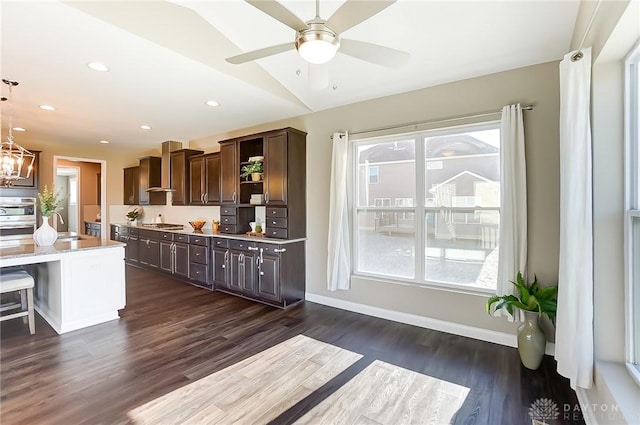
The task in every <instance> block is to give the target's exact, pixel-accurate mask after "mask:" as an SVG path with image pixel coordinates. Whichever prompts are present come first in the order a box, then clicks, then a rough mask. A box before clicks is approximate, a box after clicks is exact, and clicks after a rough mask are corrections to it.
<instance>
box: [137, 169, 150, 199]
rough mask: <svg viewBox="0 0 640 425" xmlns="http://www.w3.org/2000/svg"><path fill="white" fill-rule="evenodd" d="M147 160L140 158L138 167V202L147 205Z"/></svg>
mask: <svg viewBox="0 0 640 425" xmlns="http://www.w3.org/2000/svg"><path fill="white" fill-rule="evenodd" d="M149 166H150V164H149V161H148V160H141V161H140V167H139V171H138V173H139V177H138V179H139V180H138V182H139V183H138V184H139V186H138V203H139V204H140V205H149V192H147V189H148V188H149V187H151V186H149Z"/></svg>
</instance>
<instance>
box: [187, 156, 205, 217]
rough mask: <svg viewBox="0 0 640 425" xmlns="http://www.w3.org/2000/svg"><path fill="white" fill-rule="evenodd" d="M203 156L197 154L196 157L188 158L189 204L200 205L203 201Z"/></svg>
mask: <svg viewBox="0 0 640 425" xmlns="http://www.w3.org/2000/svg"><path fill="white" fill-rule="evenodd" d="M203 164H204V158H203V157H201V156H199V157H197V158H191V159H190V160H189V174H190V179H191V184H190V185H191V189H190V190H189V204H191V205H202V204H203V203H204V198H203V195H204V192H203V187H202V182H203V181H204V174H203V171H204V170H203Z"/></svg>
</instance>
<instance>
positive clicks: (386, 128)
mask: <svg viewBox="0 0 640 425" xmlns="http://www.w3.org/2000/svg"><path fill="white" fill-rule="evenodd" d="M522 110H523V111H532V110H533V105H527V106H523V107H522ZM501 112H502V109H499V110H496V111H492V112H483V113H480V114H473V115H461V116H458V117H451V118H444V119H439V120H433V121H422V122H414V123H409V124H402V125H394V126H390V127H380V128H374V129H371V130H363V131H353V132H349V134H350V135H354V134H364V133H374V132H376V131H385V130H394V129H397V128H405V127H416V126H419V125H426V124H439V123H445V122H450V121H460V120H465V119H471V118H482V117H488V116H491V115H496V114H499V113H501Z"/></svg>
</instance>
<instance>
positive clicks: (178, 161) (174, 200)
mask: <svg viewBox="0 0 640 425" xmlns="http://www.w3.org/2000/svg"><path fill="white" fill-rule="evenodd" d="M185 157H186V155H185V153H184V152H178V153H172V154H171V188H172V189H173V192H172V193H171V204H172V205H186V203H187V193H186V190H187V181H186V176H187V174H188V170H187V169H186V168H187V167H186V164H185Z"/></svg>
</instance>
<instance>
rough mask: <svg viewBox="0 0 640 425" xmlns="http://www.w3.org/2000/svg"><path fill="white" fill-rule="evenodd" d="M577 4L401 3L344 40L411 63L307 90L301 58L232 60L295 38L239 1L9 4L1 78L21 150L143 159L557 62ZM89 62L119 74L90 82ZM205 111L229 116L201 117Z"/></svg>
mask: <svg viewBox="0 0 640 425" xmlns="http://www.w3.org/2000/svg"><path fill="white" fill-rule="evenodd" d="M282 3H283V4H284V5H285V6H286V7H287V8H288V9H290V10H291V11H292V12H293V13H294V14H296V15H297V16H299V17H300V18H301V19H302V20H304V21H307V20H309V19H311V18H313V16H314V12H315V5H314V2H313V1H311V0H300V1H291V0H283V1H282ZM342 3H343V2H342V1H321V2H320V15H321V16H322V17H323V18H325V19H328V18H329V16H331V14H332V13H333V12H334V11H335V10H337V9H338V7H339V6H340V5H341V4H342ZM579 5H580V3H579V1H578V0H575V1H571V0H570V1H541V0H536V1H520V0H507V1H465V2H461V1H409V0H399V1H398V2H397V3H395V4H393V5H391V6H390V7H388V8H387V9H385V10H383V11H382V12H380V13H379V14H377V15H375V16H373V17H372V18H370V19H368V20H367V21H365V22H363V23H362V24H360V25H357V26H355V27H353V28H351V29H349V30H347V31H345V32H344V33H343V34H342V35H343V36H344V37H345V38H350V39H354V40H359V41H367V42H371V43H377V44H381V45H383V46H387V47H392V48H395V49H400V50H404V51H406V52H408V53H410V54H411V59H410V60H409V63H408V64H407V65H405V66H403V67H402V68H384V67H381V66H378V65H374V64H370V63H367V62H363V61H360V60H358V59H355V58H352V57H349V56H346V55H342V54H340V53H338V55H337V56H336V57H335V58H334V59H333V60H332V61H331V62H330V63H329V67H328V71H329V78H330V85H329V87H327V88H325V89H322V90H312V89H311V88H310V87H309V84H308V80H307V73H308V67H307V65H306V63H305V62H304V61H303V60H302V59H301V58H300V57H299V56H298V54H297V52H295V51H289V52H285V53H282V54H279V55H276V56H272V57H269V58H265V59H261V60H259V61H257V62H256V63H248V64H243V65H231V64H228V63H226V62H225V61H224V58H226V57H229V56H233V55H236V54H239V53H242V52H245V51H250V50H254V49H258V48H262V47H267V46H270V45H274V44H280V43H286V42H293V41H294V39H295V32H294V30H292V29H290V28H288V27H286V26H285V25H284V24H282V23H280V22H278V21H276V20H274V19H273V18H271V17H269V16H267V15H266V14H264V13H263V12H261V11H260V10H258V9H256V8H255V7H253V6H251V5H250V4H248V3H245V2H244V1H240V0H234V1H231V0H227V1H186V0H177V1H173V2H167V1H155V0H151V1H129V2H113V1H98V2H96V1H93V2H77V1H69V2H59V1H5V0H2V1H1V2H0V8H1V10H0V12H1V18H2V21H1V24H2V25H1V27H2V28H1V34H0V36H1V38H0V41H1V48H2V52H1V62H0V64H1V74H2V78H8V79H13V80H17V81H19V83H20V85H19V86H18V87H17V88H16V89H14V95H13V98H14V102H13V104H14V122H13V125H14V126H20V127H24V128H26V129H27V132H26V133H14V137H15V139H16V141H17V142H18V143H21V141H22V144H25V143H24V141H28V140H33V139H36V140H48V141H52V142H57V143H67V144H97V143H98V141H99V140H102V139H106V140H109V141H110V142H111V144H110V145H109V146H110V147H114V146H115V147H117V148H122V149H130V148H136V149H137V150H140V149H144V148H149V147H157V146H158V145H159V143H160V142H162V141H164V140H178V141H183V142H186V141H188V140H190V139H195V138H200V137H204V136H207V135H212V134H219V133H224V132H227V131H233V130H236V129H240V128H245V127H249V126H252V125H257V124H260V123H265V122H269V121H274V120H278V119H283V118H287V117H291V116H296V115H301V114H305V113H308V112H310V111H318V110H322V109H327V108H332V107H336V106H340V105H345V104H349V103H354V102H358V101H362V100H366V99H371V98H377V97H381V96H386V95H390V94H395V93H401V92H406V91H410V90H415V89H419V88H423V87H428V86H433V85H436V84H441V83H444V82H448V81H455V80H460V79H464V78H470V77H475V76H479V75H484V74H489V73H493V72H498V71H503V70H507V69H513V68H518V67H522V66H527V65H532V64H536V63H542V62H547V61H551V60H558V59H560V58H562V56H563V55H564V54H565V53H567V51H568V50H569V45H570V42H571V37H572V34H573V28H574V25H575V21H576V17H577V13H578V8H579ZM91 61H99V62H102V63H104V64H105V65H107V66H109V67H110V69H111V70H110V71H109V72H106V73H100V72H96V71H93V70H91V69H89V68H88V67H87V66H86V64H87V63H88V62H91ZM298 74H299V75H298ZM333 85H335V86H336V88H335V89H334V88H333V87H332V86H333ZM7 94H8V88H7V86H5V85H4V84H3V85H2V95H3V96H7ZM207 100H216V101H218V102H219V103H220V104H221V106H220V107H217V108H212V107H208V106H205V104H204V102H205V101H207ZM7 104H8V102H3V103H2V134H3V137H4V136H5V135H6V133H7V127H8V119H7V117H8V112H9V108H8V105H7ZM41 104H50V105H53V106H55V107H56V108H57V109H56V111H53V112H49V111H43V110H41V109H39V108H38V105H41ZM142 124H148V125H151V126H152V127H153V129H152V130H148V131H145V130H141V129H140V128H139V127H140V125H142ZM27 144H28V143H27Z"/></svg>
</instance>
